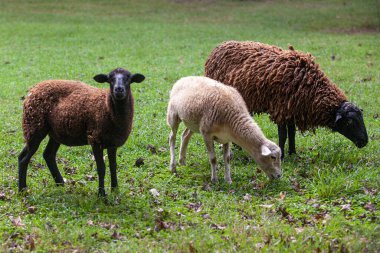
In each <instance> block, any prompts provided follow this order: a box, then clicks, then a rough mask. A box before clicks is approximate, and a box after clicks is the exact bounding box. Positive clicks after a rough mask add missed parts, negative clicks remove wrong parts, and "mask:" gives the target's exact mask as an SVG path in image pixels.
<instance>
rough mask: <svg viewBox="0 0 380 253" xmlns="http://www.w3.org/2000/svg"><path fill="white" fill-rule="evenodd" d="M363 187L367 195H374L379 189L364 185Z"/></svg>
mask: <svg viewBox="0 0 380 253" xmlns="http://www.w3.org/2000/svg"><path fill="white" fill-rule="evenodd" d="M362 189H363V191H364V193H365V194H367V195H371V196H374V195H375V194H376V193H377V190H376V189H374V188H367V187H363V188H362Z"/></svg>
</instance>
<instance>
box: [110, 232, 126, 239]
mask: <svg viewBox="0 0 380 253" xmlns="http://www.w3.org/2000/svg"><path fill="white" fill-rule="evenodd" d="M111 238H112V239H115V240H121V239H123V236H122V234H120V233H119V232H117V231H114V232H113V233H112V235H111Z"/></svg>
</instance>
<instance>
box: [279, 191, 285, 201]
mask: <svg viewBox="0 0 380 253" xmlns="http://www.w3.org/2000/svg"><path fill="white" fill-rule="evenodd" d="M285 197H286V192H280V199H281V200H284V199H285Z"/></svg>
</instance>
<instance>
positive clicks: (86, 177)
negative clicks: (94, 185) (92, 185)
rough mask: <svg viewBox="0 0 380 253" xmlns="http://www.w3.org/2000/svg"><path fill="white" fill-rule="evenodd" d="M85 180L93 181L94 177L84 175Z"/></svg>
mask: <svg viewBox="0 0 380 253" xmlns="http://www.w3.org/2000/svg"><path fill="white" fill-rule="evenodd" d="M85 180H86V181H95V177H94V176H93V175H86V176H85Z"/></svg>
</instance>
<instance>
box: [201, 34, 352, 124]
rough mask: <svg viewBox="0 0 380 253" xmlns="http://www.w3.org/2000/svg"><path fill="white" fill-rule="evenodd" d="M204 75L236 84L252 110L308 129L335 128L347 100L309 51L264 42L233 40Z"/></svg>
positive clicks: (213, 56) (221, 47) (217, 51)
mask: <svg viewBox="0 0 380 253" xmlns="http://www.w3.org/2000/svg"><path fill="white" fill-rule="evenodd" d="M205 75H206V76H207V77H210V78H212V79H215V80H218V81H220V82H222V83H225V84H227V85H230V86H233V87H235V88H236V89H237V90H238V91H239V92H240V93H241V95H242V97H243V98H244V100H245V102H246V104H247V107H248V110H249V111H250V112H255V113H262V112H266V113H269V114H270V118H271V120H273V121H274V122H275V123H276V124H279V125H280V124H287V123H294V124H295V125H296V126H297V127H298V129H299V130H301V131H306V130H310V129H311V130H312V129H315V128H317V127H318V126H327V127H330V128H333V127H334V124H335V123H334V122H335V112H336V110H337V109H338V108H339V107H340V106H341V104H342V103H343V102H345V101H347V98H346V96H345V95H344V94H343V92H342V91H341V90H340V89H339V88H338V87H337V86H336V85H335V84H334V83H333V82H331V81H330V80H329V78H328V77H327V76H326V75H325V74H324V73H323V72H322V70H320V68H319V65H318V64H316V63H315V61H314V57H312V56H311V55H310V54H305V53H303V52H299V51H296V50H294V49H293V48H292V47H290V50H283V49H281V48H279V47H276V46H271V45H266V44H263V43H259V42H250V41H246V42H238V41H228V42H224V43H222V44H221V45H219V46H218V47H216V48H215V49H214V50H213V51H212V53H211V55H210V56H209V58H208V59H207V61H206V64H205Z"/></svg>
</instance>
